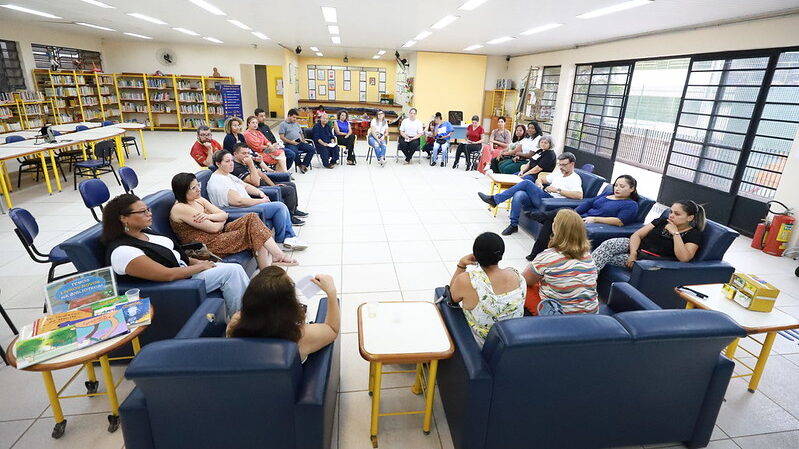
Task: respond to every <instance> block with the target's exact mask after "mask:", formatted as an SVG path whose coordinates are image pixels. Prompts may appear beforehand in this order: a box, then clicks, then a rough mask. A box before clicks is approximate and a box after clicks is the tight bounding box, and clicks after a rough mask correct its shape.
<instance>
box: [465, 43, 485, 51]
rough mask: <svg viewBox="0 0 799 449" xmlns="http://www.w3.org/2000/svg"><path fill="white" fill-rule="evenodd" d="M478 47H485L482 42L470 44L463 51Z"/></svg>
mask: <svg viewBox="0 0 799 449" xmlns="http://www.w3.org/2000/svg"><path fill="white" fill-rule="evenodd" d="M478 48H483V46H482V45H480V44H474V45H469V46H468V47H466V48H464V49H463V51H472V50H477V49H478Z"/></svg>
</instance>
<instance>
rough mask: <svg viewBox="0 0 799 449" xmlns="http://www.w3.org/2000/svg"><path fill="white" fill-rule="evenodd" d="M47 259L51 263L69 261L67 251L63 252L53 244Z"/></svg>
mask: <svg viewBox="0 0 799 449" xmlns="http://www.w3.org/2000/svg"><path fill="white" fill-rule="evenodd" d="M47 260H48V261H50V262H52V263H66V262H69V257H67V253H65V252H64V250H63V249H61V247H60V246H54V247H53V249H51V250H50V254H48V256H47Z"/></svg>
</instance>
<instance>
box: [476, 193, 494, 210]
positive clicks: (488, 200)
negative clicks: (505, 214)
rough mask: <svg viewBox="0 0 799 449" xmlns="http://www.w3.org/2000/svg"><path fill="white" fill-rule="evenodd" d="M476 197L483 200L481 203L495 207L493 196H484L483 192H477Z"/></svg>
mask: <svg viewBox="0 0 799 449" xmlns="http://www.w3.org/2000/svg"><path fill="white" fill-rule="evenodd" d="M477 196H479V197H480V199H481V200H483V202H484V203H486V204H488V205H489V206H491V207H497V202H496V201H494V196H493V195H486V194H485V193H483V192H477Z"/></svg>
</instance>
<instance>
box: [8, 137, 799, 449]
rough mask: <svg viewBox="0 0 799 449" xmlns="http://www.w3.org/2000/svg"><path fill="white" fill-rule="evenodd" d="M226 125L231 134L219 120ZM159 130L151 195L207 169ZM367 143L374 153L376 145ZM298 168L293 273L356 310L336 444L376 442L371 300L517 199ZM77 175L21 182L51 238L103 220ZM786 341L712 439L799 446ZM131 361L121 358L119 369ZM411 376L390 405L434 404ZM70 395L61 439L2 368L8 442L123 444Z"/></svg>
mask: <svg viewBox="0 0 799 449" xmlns="http://www.w3.org/2000/svg"><path fill="white" fill-rule="evenodd" d="M216 137H217V138H221V137H222V136H221V135H219V134H218V133H217V136H216ZM145 139H146V143H147V149H148V152H149V156H150V157H149V159H148V160H146V161H145V160H143V159H142V158H141V157H137V156H134V157H133V158H132V159H131V160H130V164H129V165H130V166H131V167H133V168H134V169H135V170H136V172H137V173H138V175H139V178H140V180H141V184H140V185H141V187H140V188H138V189H137V190H136V192H137V193H138V194H140V195H145V194H149V193H152V192H155V191H157V190H161V189H166V188H169V182H170V179H171V177H172V175H173V174H175V173H177V172H179V171H196V168H197V167H196V165H195V164H194V162H193V161H192V160H191V159H190V158H189V157H188V154H187V153H188V151H187V149H188V148H189V146H190V145H191V142H192V140H193V134H192V133H174V132H155V133H152V132H148V133H145ZM358 151H359V153H360V154H365V148H364V147H359V148H358ZM392 151H393V150H390V152H389V154H390V155H392V156H393V153H392ZM416 160H417V159H414V161H416ZM315 164H318V162H315ZM296 178H297V184H298V187H299V192H300V200H301V208H302V209H303V210H306V211H308V212H310V213H311V216H310V217H309V218H308V224H307V225H306V226H304V227H302V228H298V231H299V234H300V237H301V238H303V239H305V240H307V241H308V242H309V243H310V244H311V247H310V248H308V249H307V250H305V251H301V252H296V253H295V254H294V255H295V257H297V258H298V259H299V260H300V262H301V264H302V265H301V266H299V267H293V268H290V269H289V273H290V274H291V275H292V276H294V277H300V276H302V275H304V274H315V273H320V272H324V273H329V274H331V275H333V276H334V278H335V279H336V283H337V285H338V286H339V290H340V296H341V302H342V309H343V314H344V317H343V322H342V335H341V337H340V338H341V343H342V352H341V355H342V363H341V371H342V372H341V385H340V390H341V393H340V395H339V406H338V410H339V413H338V419H337V421H336V433H335V434H334V447H340V448H343V449H350V448H370V447H371V445H370V442H369V431H368V427H369V396H368V395H367V393H366V378H367V365H366V363H365V362H364V361H363V360H362V359H361V357H360V355H359V354H358V350H357V333H356V332H357V328H356V324H355V311H356V308H357V306H358V304H361V303H363V302H366V301H370V300H378V299H379V300H405V301H408V300H424V301H429V300H431V299H432V295H433V292H432V290H433V288H434V287H435V286H439V285H443V284H446V283H447V282H448V281H449V277H450V276H451V273H452V270H453V268H454V266H455V261H456V260H457V259H458V258H459V257H460V256H462V255H464V254H466V253H468V252H470V249H471V242H472V239H473V238H474V237H475V236H476V235H477V234H478V233H480V232H482V231H494V232H500V231H501V230H502V229H503V228H504V227H505V226H506V225H507V212H506V211H504V210H501V211H500V212H499V215H498V216H497V218H494V217H492V216H491V215H490V214H489V213H488V212H487V211H486V209H485V207H484V205H483V203H481V202H480V201H479V200H478V199H477V197H476V194H475V192H477V191H478V190H485V189H486V187H487V183H486V180H485V178H484V177H482V176H481V175H479V174H477V173H475V172H464V171H463V170H462V169H461V170H452V169H451V168H440V167H429V166H427V165H426V164H425V165H419V164H418V163H414V164H413V165H411V166H404V165H397V164H395V163H394V162H393V161H392V162H389V164H388V165H387V166H386V167H384V168H381V167H379V166H378V165H376V164H372V165H371V166H370V165H367V164H366V163H365V161H364V160H363V159H360V160H359V163H358V165H357V166H355V167H338V168H336V169H334V170H326V169H322V168H315V169H314V170H312V171H311V172H309V173H308V174H305V175H299V174H298V175H296ZM104 181H106V183H107V184H108V185H109V187H110V188H111V191H112V195H116V194H118V193H121V191H122V189H121V187H119V186H117V185H116V183H115V182H114V180H113V178H112V177H110V176H109V175H106V176H104ZM64 187H65V188H64V191H63V192H60V193H57V194H54V195H52V196H48V195H47V193H46V190H45V189H44V186H43V184H42V183H40V184H34V183H33V182H32V181H31V180H30V179H25V180H24V185H23V187H22V189H20V190H19V191H15V192H14V193H13V194H12V197H11V198H12V199H13V201H14V203H15V205H16V206H18V207H24V208H27V209H28V210H30V211H31V212H32V213H33V214H34V216H35V217H36V218H37V219H38V221H39V226H40V229H41V233H40V235H39V237H38V238H37V244H38V245H39V246H40V247H41V248H43V249H48V250H49V248H50V247H51V246H52V245H53V244H56V243H58V242H60V241H63V240H64V239H66V238H68V237H70V236H72V235H74V234H75V233H77V232H78V231H80V230H82V229H85V228H86V227H88V226H90V225H92V224H93V219H92V218H91V215H90V214H89V212H88V210H86V208H85V207H84V206H83V204H82V202H81V200H80V196H79V195H78V194H77V192H75V191H73V190H72V185H71V183H70V184H69V185H65V186H64ZM12 229H13V225H12V224H11V221H10V220H9V219H8V217H7V216H0V248H2V260H0V290H1V293H0V302H2V304H3V306H4V307H5V308H6V309H7V310H8V311H9V314H10V315H11V317H12V318H13V319H14V321H15V322H16V323H17V324H19V325H22V324H25V323H28V322H30V321H31V320H33V319H34V318H37V317H38V316H40V315H41V303H42V286H43V284H44V276H45V273H46V271H47V267H46V266H44V265H37V264H34V263H33V262H32V261H31V260H30V259H29V258H28V256H27V254H25V252H24V251H23V249H22V247H21V245H20V243H19V242H18V241H17V239H16V236H15V235H14V234H13V231H12ZM505 242H506V247H507V249H506V253H505V260H504V263H505V264H506V265H509V266H514V267H517V268H519V269H521V268H523V267H524V263H525V261H524V259H523V257H524V256H525V255H526V254H527V253H528V251H529V249H530V247H531V245H532V240H531V238H530V236H528V235H527V234H525V233H524V232H520V233H517V234H514V235H512V236H510V237H509V238H505ZM748 245H749V240H747V239H744V238H739V239H738V240H737V241H736V242H735V243H734V244H733V246H732V248H730V250H729V251H728V252H727V257H726V258H727V260H728V261H730V262H731V263H733V264H734V265H735V266H736V267H737V268H738V269H739V270H741V271H744V272H751V273H758V274H761V275H763V276H765V277H766V278H767V279H769V280H770V281H772V282H773V283H774V284H775V285H777V286H778V287H779V288H781V289H782V290H783V292H782V296H781V297H780V300H779V301H778V304H779V305H780V306H781V307H784V310H785V311H786V312H788V313H791V314H793V315H795V316H799V278H796V277H794V276H793V271H794V269H795V268H796V262H794V261H792V260H789V259H784V258H783V259H780V258H776V257H772V256H768V255H765V254H763V253H760V252H756V251H754V250H752V249H751V248H749V246H748ZM11 338H12V335H11V333H10V332H9V330H8V328H7V327H6V326H5V324H4V323H0V344H3V345H7V344H8V343H9V342H10V341H11ZM774 353H775V355H774V356H772V358H771V359H770V361H769V365H768V368H767V369H766V372H765V375H764V377H763V380H762V382H761V385H760V389H759V390H758V391H757V392H756V393H754V394H752V393H749V392H747V390H746V385H745V381H743V380H740V379H734V380H733V381H732V382H731V384H730V388H729V390H728V392H727V398H726V399H727V400H726V402H725V403H724V405H723V406H722V409H721V414H720V416H719V419H718V422H717V427H716V432H715V433H714V436H713V440H714V441H713V442H712V443H711V445H710V446H709V447H711V448H714V449H727V448H739V447H740V448H745V449H750V448H796V447H799V405H797V404H799V402H798V401H799V382H797V378H799V343H798V342H796V341H789V340H788V339H786V338H783V337H778V339H777V344H776V345H775V347H774ZM123 370H124V368H123V367H118V368H115V374H117V375H121V373H122V372H123ZM69 375H71V370H66V372H64V373H59V374H58V375H57V376H56V377H57V380H61V381H63V380H64V379H66V378H67V377H68V376H69ZM392 377H393V378H392ZM411 382H412V379H411V378H409V377H408V376H403V375H399V376H388V377H387V379H386V386H387V387H388V388H389V389H388V390H387V391H386V393H384V395H383V397H384V398H385V402H384V404H385V410H388V409H392V410H393V409H412V408H419V407H420V400H419V398H418V397H416V396H414V395H412V394H410V392H409V391H408V390H407V388H404V387H407V386H408V385H410V384H411ZM76 388H77V387H76ZM101 388H102V387H101ZM131 388H132V384H131V383H130V382H128V381H123V382H122V385H121V387H120V392H121V395H122V396H124V395H126V394H127V393H128V392H129V391H130V389H131ZM63 406H64V409H65V412H66V413H67V415H68V416H67V419H68V422H69V424H68V426H67V432H66V435H65V436H64V437H63V438H62V439H61V440H53V439H51V438H50V432H51V429H52V425H53V422H52V418H51V416H52V413H51V411H50V408H49V405H48V403H47V399H46V395H45V392H44V388H43V385H42V382H41V378H40V376H39V375H37V374H35V373H27V372H20V371H17V370H15V369H13V368H9V367H6V366H2V367H0V448H6V447H14V448H26V447H33V448H47V447H59V448H67V447H74V448H85V447H92V448H114V449H119V448H120V447H122V434H121V432H119V431H118V432H116V433H114V434H108V433H107V432H106V430H105V428H106V418H105V415H106V414H107V410H108V406H107V403H106V402H105V400H104V399H103V398H95V399H71V400H65V401H63ZM434 418H435V419H434V428H435V429H434V431H433V432H431V434H430V435H428V436H425V435H423V434H422V432H421V418H420V417H418V416H398V417H390V418H384V419H382V420H381V431H380V447H381V448H386V449H387V448H428V447H429V448H450V447H452V441H451V438H450V435H449V429H448V427H447V424H446V417H445V416H444V413H443V409H442V407H441V404H440V400H438V399H437V401H436V404H435V416H434ZM661 447H668V445H665V446H661ZM670 447H681V446H679V445H677V446H670Z"/></svg>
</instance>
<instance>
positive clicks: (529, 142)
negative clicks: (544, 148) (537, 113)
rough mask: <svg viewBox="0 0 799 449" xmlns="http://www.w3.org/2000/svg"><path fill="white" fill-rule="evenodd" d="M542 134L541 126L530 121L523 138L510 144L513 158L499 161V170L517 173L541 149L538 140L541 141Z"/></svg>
mask: <svg viewBox="0 0 799 449" xmlns="http://www.w3.org/2000/svg"><path fill="white" fill-rule="evenodd" d="M542 136H543V134H542V131H541V126H539V125H538V122H536V121H532V122H530V123H529V124H528V125H527V130H526V134H525V136H524V139H522V140H520V141H518V142H516V143H514V144H511V146H510V149H511V153H512V154H513V158H512V159H511V160H509V161H504V162H502V163H500V164H499V171H500V172H501V173H506V174H516V173H519V170H521V168H522V166H523V165H525V164H526V163H527V162H528V160H529V159H532V158H533V157H534V156H535V155H536V154H537V152H538V151H539V150H540V149H541V148H540V146H539V142H540V141H541V138H542ZM550 144H551V141H550ZM550 146H551V145H550Z"/></svg>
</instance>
